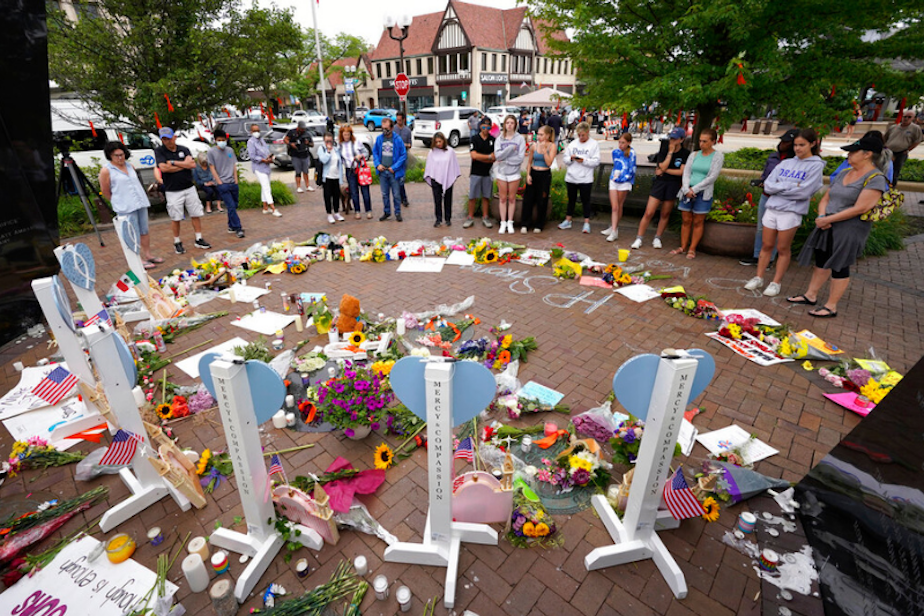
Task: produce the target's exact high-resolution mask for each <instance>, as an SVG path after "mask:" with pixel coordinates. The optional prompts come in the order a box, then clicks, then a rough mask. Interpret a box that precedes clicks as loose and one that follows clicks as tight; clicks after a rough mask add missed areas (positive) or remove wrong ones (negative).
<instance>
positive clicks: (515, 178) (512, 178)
mask: <svg viewBox="0 0 924 616" xmlns="http://www.w3.org/2000/svg"><path fill="white" fill-rule="evenodd" d="M494 177H495V179H497V181H498V182H519V181H520V180H522V179H523V177H522V176H521V175H520V174H519V173H511V174H510V175H504V174H502V173H498V174H496V175H495V176H494Z"/></svg>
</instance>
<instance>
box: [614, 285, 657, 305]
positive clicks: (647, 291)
mask: <svg viewBox="0 0 924 616" xmlns="http://www.w3.org/2000/svg"><path fill="white" fill-rule="evenodd" d="M616 292H617V293H619V294H620V295H622V296H623V297H625V298H626V299H631V300H632V301H633V302H638V303H642V302H647V301H648V300H650V299H654V298H656V297H661V294H660V293H659V292H658V291H656V290H655V289H653V288H651V287H649V286H648V285H647V284H630V285H629V286H627V287H620V288H618V289H616Z"/></svg>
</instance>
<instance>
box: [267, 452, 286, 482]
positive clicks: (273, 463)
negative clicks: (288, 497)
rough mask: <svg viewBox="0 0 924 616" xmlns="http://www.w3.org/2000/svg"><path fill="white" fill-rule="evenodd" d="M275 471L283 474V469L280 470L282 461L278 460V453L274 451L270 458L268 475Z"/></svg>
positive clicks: (273, 473)
mask: <svg viewBox="0 0 924 616" xmlns="http://www.w3.org/2000/svg"><path fill="white" fill-rule="evenodd" d="M276 473H280V474H282V475H285V471H284V470H282V462H280V461H279V454H276V453H274V454H273V457H272V458H270V467H269V476H270V477H272V476H273V475H275V474H276Z"/></svg>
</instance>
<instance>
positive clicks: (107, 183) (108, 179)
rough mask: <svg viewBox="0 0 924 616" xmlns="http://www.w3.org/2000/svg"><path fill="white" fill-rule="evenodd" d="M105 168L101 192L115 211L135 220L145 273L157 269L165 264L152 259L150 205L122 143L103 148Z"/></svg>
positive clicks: (110, 143) (100, 178)
mask: <svg viewBox="0 0 924 616" xmlns="http://www.w3.org/2000/svg"><path fill="white" fill-rule="evenodd" d="M103 155H104V156H105V157H106V161H107V162H106V164H104V165H103V167H102V169H100V170H99V188H100V190H101V191H102V193H103V196H104V197H106V198H107V199H109V202H110V203H111V204H112V209H113V211H114V212H115V213H116V214H118V215H119V216H122V217H123V218H132V219H133V220H134V221H135V226H136V227H137V229H138V234H139V235H140V236H141V237H140V238H139V239H140V243H141V258H142V259H144V261H145V263H144V269H154V267H156V266H157V265H158V264H160V263H163V262H164V260H163V259H161V258H160V257H155V256H153V255H151V238H150V236H149V235H148V208H149V207H151V202H150V201H148V196H147V194H146V193H145V192H144V186H142V185H141V180H140V179H138V173H137V172H136V171H135V168H134V167H132V165H131V163H129V162H128V158H129V157H130V156H131V155H132V154H131V152H129V151H128V148H127V147H125V145H124V144H123V143H122V142H120V141H110V142H109V143H107V144H106V147H105V148H103Z"/></svg>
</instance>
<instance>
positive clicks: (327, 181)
mask: <svg viewBox="0 0 924 616" xmlns="http://www.w3.org/2000/svg"><path fill="white" fill-rule="evenodd" d="M318 160H319V161H321V164H322V165H323V168H322V169H321V178H322V179H323V181H324V184H323V186H324V209H325V210H327V222H328V223H330V224H334V223H336V222H343V216H341V215H340V181H341V180H342V179H343V164H342V162H341V160H340V152H338V151H337V149H336V146H335V145H334V135H333V133H324V144H323V145H320V146H318Z"/></svg>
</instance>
